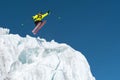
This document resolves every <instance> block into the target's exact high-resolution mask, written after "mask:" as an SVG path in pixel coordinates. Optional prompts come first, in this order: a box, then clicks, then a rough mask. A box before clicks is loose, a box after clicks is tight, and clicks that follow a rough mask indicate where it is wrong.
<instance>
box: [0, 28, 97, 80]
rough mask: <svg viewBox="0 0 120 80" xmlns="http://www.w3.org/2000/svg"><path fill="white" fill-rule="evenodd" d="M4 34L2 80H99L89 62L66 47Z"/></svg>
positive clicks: (0, 50)
mask: <svg viewBox="0 0 120 80" xmlns="http://www.w3.org/2000/svg"><path fill="white" fill-rule="evenodd" d="M0 33H2V34H0V80H95V78H94V77H93V75H92V73H91V70H90V66H89V64H88V62H87V60H86V58H85V57H84V56H83V55H82V54H81V53H80V52H79V51H76V50H74V49H73V48H71V47H70V46H69V45H67V44H65V43H57V42H55V41H54V40H52V41H50V42H47V41H46V40H45V39H41V38H39V37H38V38H34V37H30V36H29V35H27V36H26V37H24V38H23V37H20V36H19V35H15V34H9V29H3V28H1V29H0ZM3 33H4V34H3Z"/></svg>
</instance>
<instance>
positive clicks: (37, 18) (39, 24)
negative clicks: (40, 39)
mask: <svg viewBox="0 0 120 80" xmlns="http://www.w3.org/2000/svg"><path fill="white" fill-rule="evenodd" d="M49 14H50V11H47V12H46V13H44V14H43V13H41V12H40V13H38V14H36V15H34V16H32V19H33V20H34V23H35V25H36V27H35V28H34V29H33V31H32V32H33V34H36V33H37V32H38V31H39V30H40V28H41V27H42V26H43V25H44V24H45V23H46V20H45V21H42V19H43V18H45V17H46V16H48V15H49Z"/></svg>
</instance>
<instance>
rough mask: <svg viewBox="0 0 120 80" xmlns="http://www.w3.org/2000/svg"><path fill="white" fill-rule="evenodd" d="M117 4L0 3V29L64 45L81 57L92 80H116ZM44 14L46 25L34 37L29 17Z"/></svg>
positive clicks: (110, 0) (107, 0) (112, 0)
mask: <svg viewBox="0 0 120 80" xmlns="http://www.w3.org/2000/svg"><path fill="white" fill-rule="evenodd" d="M119 4H120V1H117V0H8V1H6V0H1V1H0V11H1V12H0V26H2V27H7V28H9V29H10V30H11V33H14V34H19V35H21V36H23V37H24V36H26V35H27V34H28V35H30V36H33V37H37V36H40V37H41V38H45V39H46V40H48V41H50V40H53V39H54V40H55V41H57V42H59V43H67V44H68V45H70V46H71V47H73V48H74V49H76V50H78V51H80V52H82V53H83V54H84V55H85V57H86V58H87V60H88V62H89V64H90V67H91V70H92V73H93V75H94V76H95V77H96V80H120V77H119V75H120V62H119V61H120V58H119V57H120V5H119ZM47 10H51V14H50V15H49V16H48V17H46V18H45V19H46V20H47V23H46V24H45V26H44V27H43V28H42V29H41V30H40V32H39V33H38V34H37V35H35V36H34V35H33V34H32V33H31V31H32V29H33V28H34V23H33V21H32V19H31V17H32V16H33V15H35V14H36V13H38V12H39V11H43V12H46V11H47ZM22 24H23V25H22Z"/></svg>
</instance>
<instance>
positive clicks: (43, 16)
mask: <svg viewBox="0 0 120 80" xmlns="http://www.w3.org/2000/svg"><path fill="white" fill-rule="evenodd" d="M46 16H48V12H46V13H45V14H41V15H39V14H36V15H35V16H32V19H33V20H34V22H36V21H41V20H42V19H43V18H45V17H46Z"/></svg>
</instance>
